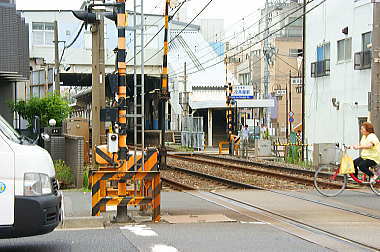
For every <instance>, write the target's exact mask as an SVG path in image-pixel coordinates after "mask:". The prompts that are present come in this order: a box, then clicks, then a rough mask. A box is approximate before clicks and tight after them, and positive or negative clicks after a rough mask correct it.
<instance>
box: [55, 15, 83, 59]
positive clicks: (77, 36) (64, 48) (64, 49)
mask: <svg viewBox="0 0 380 252" xmlns="http://www.w3.org/2000/svg"><path fill="white" fill-rule="evenodd" d="M84 25H85V23H84V22H83V23H82V25H81V27H80V29H79V31H78V33H77V35H76V36H75V38H74V39H73V41H72V42H71V43H70V44H69V45H68V46H66V45H65V46H64V47H63V50H62V54H61V58H60V59H59V64H61V62H62V59H63V55H64V54H65V51H66V49H69V48H70V47H72V46H73V45H74V43H75V42H76V41H77V39H78V38H79V35H80V34H81V33H82V30H83V27H84Z"/></svg>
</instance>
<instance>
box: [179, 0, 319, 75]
mask: <svg viewBox="0 0 380 252" xmlns="http://www.w3.org/2000/svg"><path fill="white" fill-rule="evenodd" d="M313 1H314V0H311V1H309V2H308V3H307V4H309V3H311V2H313ZM324 1H326V0H324ZM318 6H319V5H318ZM301 9H303V7H299V8H297V9H296V10H295V11H293V12H292V13H290V14H288V15H286V16H285V17H284V18H283V19H281V20H279V21H278V22H276V23H274V24H273V25H271V26H270V27H268V30H269V29H271V28H273V27H275V26H276V25H278V24H280V23H281V22H283V21H284V20H286V19H287V18H288V17H290V16H291V15H293V14H294V13H296V12H298V11H300V10H301ZM300 17H302V15H301V16H299V17H298V18H296V19H295V20H293V21H292V22H290V23H288V24H287V25H286V26H283V27H281V28H280V29H278V30H276V31H275V32H274V33H271V34H270V35H269V36H267V37H265V38H263V39H261V40H259V41H258V42H256V43H254V44H253V45H250V46H249V47H247V48H245V49H244V50H242V51H239V52H238V53H235V54H234V55H233V56H232V57H234V56H236V55H238V54H240V53H243V52H244V51H246V50H247V49H249V48H252V47H253V46H255V45H257V44H258V43H260V42H262V41H264V40H265V39H267V38H269V37H271V36H272V35H275V34H276V33H277V32H279V31H281V30H282V29H284V28H286V27H287V26H289V25H291V24H293V23H295V22H296V21H298V19H299V18H300ZM264 32H266V30H263V31H261V32H258V33H257V34H256V35H255V36H253V37H251V38H249V39H247V40H245V41H243V42H242V43H240V44H238V45H236V46H234V47H232V48H230V49H228V50H227V51H226V52H225V53H227V52H229V51H232V50H234V49H236V48H239V47H241V46H244V45H245V44H246V43H247V42H249V41H251V40H252V39H254V38H256V37H258V36H259V35H261V34H263V33H264ZM216 58H217V57H213V58H211V59H210V60H208V61H205V62H203V63H202V64H206V63H208V62H210V61H212V60H214V59H216ZM223 60H224V59H223ZM223 60H221V61H220V62H223ZM220 62H218V63H216V64H214V65H217V64H219V63H220ZM194 68H195V67H193V68H191V69H189V70H192V69H194ZM182 73H183V72H181V73H180V74H182Z"/></svg>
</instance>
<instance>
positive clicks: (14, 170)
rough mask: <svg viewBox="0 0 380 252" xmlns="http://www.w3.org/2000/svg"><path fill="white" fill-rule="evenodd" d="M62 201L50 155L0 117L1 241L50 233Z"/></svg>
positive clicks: (59, 216)
mask: <svg viewBox="0 0 380 252" xmlns="http://www.w3.org/2000/svg"><path fill="white" fill-rule="evenodd" d="M36 128H39V127H36ZM37 133H38V134H39V132H37ZM61 200H62V196H61V194H60V192H59V191H58V183H57V181H56V179H55V170H54V165H53V161H52V159H51V157H50V155H49V153H48V152H47V151H46V150H44V149H42V148H41V147H39V146H37V145H35V144H33V141H31V140H29V139H28V138H26V137H23V136H21V135H20V134H19V133H18V132H17V131H16V130H15V129H13V128H12V127H11V126H10V125H9V124H8V123H7V122H6V121H5V119H4V118H3V117H2V116H1V115H0V238H15V237H24V236H32V235H40V234H45V233H48V232H51V231H53V230H54V229H55V228H56V227H57V226H58V224H59V223H60V221H61Z"/></svg>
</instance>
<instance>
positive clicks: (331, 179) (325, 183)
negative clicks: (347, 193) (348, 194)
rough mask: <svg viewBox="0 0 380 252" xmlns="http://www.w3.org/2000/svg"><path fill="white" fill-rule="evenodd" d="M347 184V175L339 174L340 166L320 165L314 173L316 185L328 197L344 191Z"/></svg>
mask: <svg viewBox="0 0 380 252" xmlns="http://www.w3.org/2000/svg"><path fill="white" fill-rule="evenodd" d="M346 184H347V175H339V174H338V168H337V167H332V166H320V167H319V168H318V169H317V170H316V171H315V175H314V187H315V189H316V190H317V191H318V192H319V193H320V194H322V195H324V196H326V197H334V196H337V195H338V194H340V193H342V192H343V190H344V188H346Z"/></svg>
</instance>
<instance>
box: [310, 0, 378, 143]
mask: <svg viewBox="0 0 380 252" xmlns="http://www.w3.org/2000/svg"><path fill="white" fill-rule="evenodd" d="M320 2H321V1H320V0H318V1H314V2H313V3H311V4H310V6H308V9H310V8H312V7H313V6H315V5H316V4H318V3H320ZM337 10H339V13H344V15H336V12H337ZM306 25H307V27H308V29H307V31H306V75H305V78H306V83H305V91H306V92H305V98H306V99H305V101H306V104H305V106H306V111H305V112H306V114H305V116H306V125H305V126H306V139H307V141H308V143H325V142H330V143H331V142H341V143H346V144H355V143H357V142H358V140H359V124H358V118H360V117H368V101H367V97H368V92H369V91H370V86H371V79H370V77H371V70H370V69H368V70H354V63H353V57H354V53H356V52H359V51H361V50H362V43H361V38H362V37H361V35H362V34H363V33H366V32H369V31H371V30H372V5H371V4H370V0H361V1H356V2H354V1H346V0H335V1H326V2H325V3H324V4H322V5H321V6H319V7H318V8H316V9H315V10H313V11H312V12H311V13H310V14H309V15H308V16H307V18H306ZM345 27H348V31H349V33H348V35H347V36H345V34H343V33H342V29H343V28H345ZM345 37H351V38H352V57H351V58H352V59H351V60H348V61H345V62H337V41H338V40H341V39H344V38H345ZM326 42H330V59H331V61H330V68H331V71H330V76H326V77H319V78H311V63H312V62H315V61H317V55H316V54H317V46H318V45H321V44H322V43H326ZM332 98H336V99H337V101H339V103H340V108H339V110H337V109H336V108H335V107H333V105H332V101H331V99H332ZM355 103H357V105H356V104H355Z"/></svg>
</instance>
